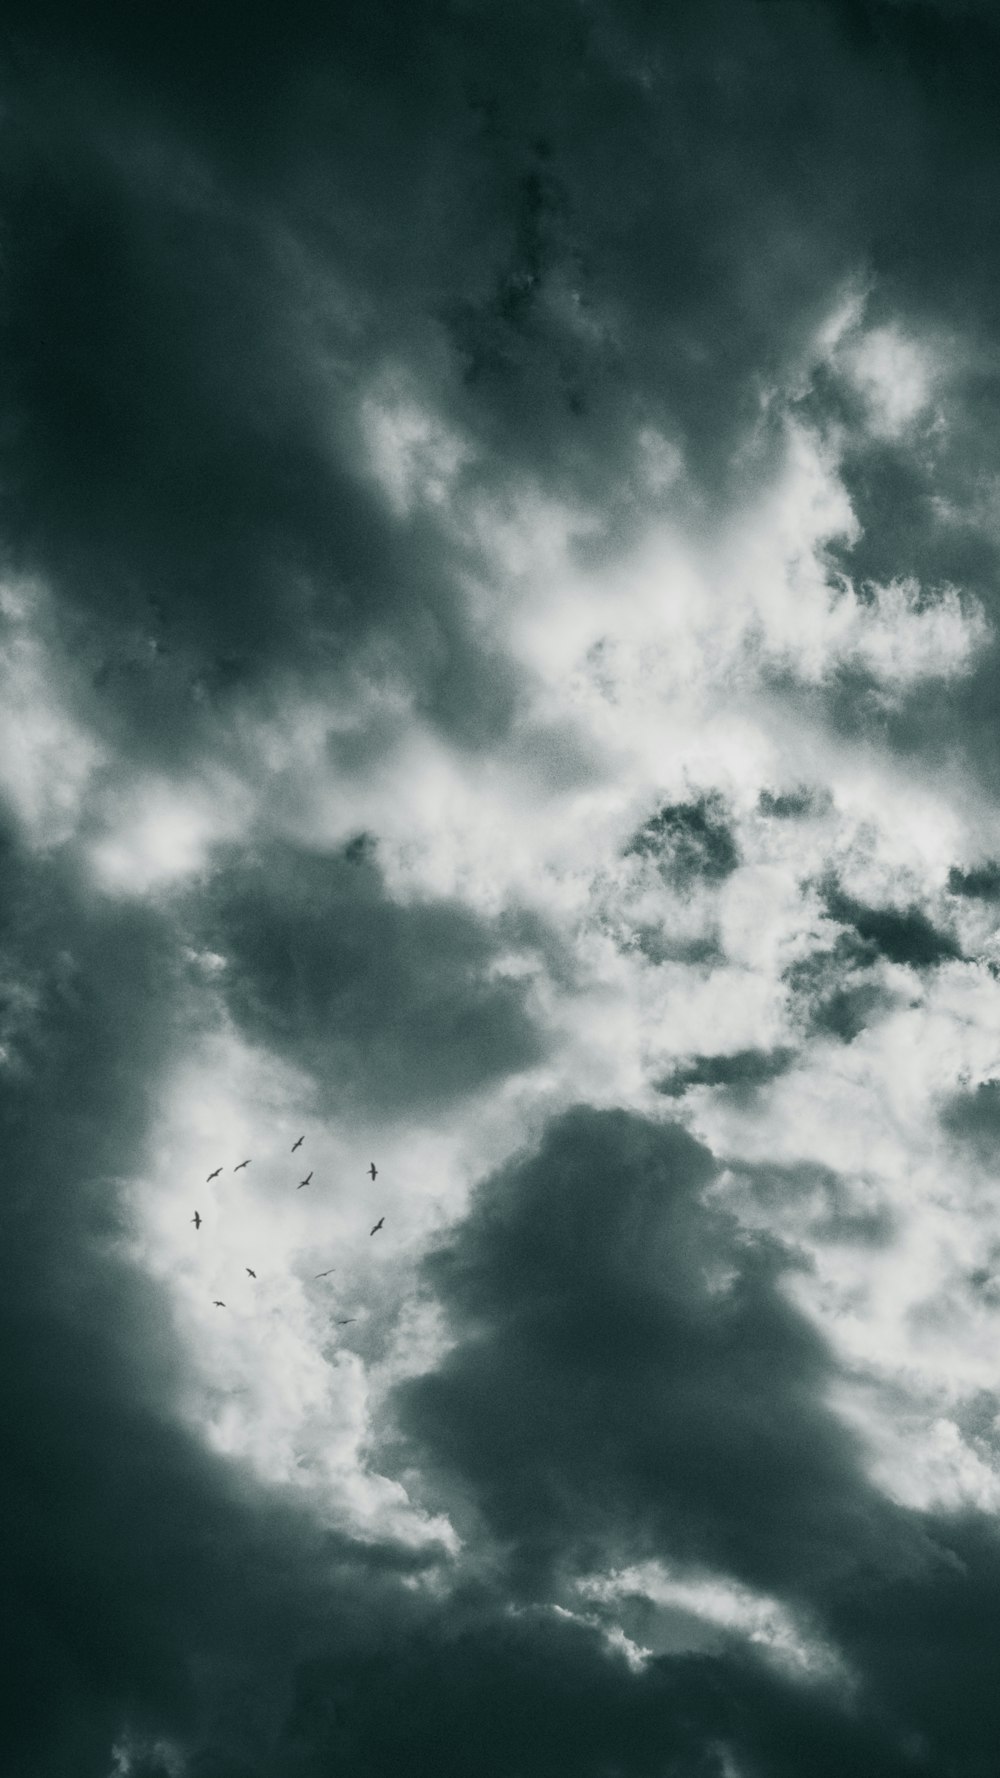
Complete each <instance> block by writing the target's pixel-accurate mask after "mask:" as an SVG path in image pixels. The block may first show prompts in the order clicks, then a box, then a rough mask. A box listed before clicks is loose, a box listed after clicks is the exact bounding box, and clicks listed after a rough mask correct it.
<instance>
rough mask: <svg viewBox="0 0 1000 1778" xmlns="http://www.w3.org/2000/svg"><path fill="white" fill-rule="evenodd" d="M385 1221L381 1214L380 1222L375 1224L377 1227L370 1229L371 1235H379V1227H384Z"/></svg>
mask: <svg viewBox="0 0 1000 1778" xmlns="http://www.w3.org/2000/svg"><path fill="white" fill-rule="evenodd" d="M384 1221H385V1217H384V1216H380V1217H379V1219H378V1222H377V1223H376V1224H375V1227H374V1228H373V1229H369V1230H368V1233H369V1234H370V1235H377V1234H378V1232H379V1229H380V1228H381V1227H382V1224H383V1223H384Z"/></svg>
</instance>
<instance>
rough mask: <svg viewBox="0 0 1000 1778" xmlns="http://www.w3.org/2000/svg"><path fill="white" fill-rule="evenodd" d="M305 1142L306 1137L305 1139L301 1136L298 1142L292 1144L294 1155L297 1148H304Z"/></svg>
mask: <svg viewBox="0 0 1000 1778" xmlns="http://www.w3.org/2000/svg"><path fill="white" fill-rule="evenodd" d="M304 1141H305V1137H304V1136H300V1137H299V1139H298V1141H297V1142H293V1143H292V1153H293V1154H294V1153H295V1150H296V1149H297V1148H301V1147H302V1144H303V1142H304Z"/></svg>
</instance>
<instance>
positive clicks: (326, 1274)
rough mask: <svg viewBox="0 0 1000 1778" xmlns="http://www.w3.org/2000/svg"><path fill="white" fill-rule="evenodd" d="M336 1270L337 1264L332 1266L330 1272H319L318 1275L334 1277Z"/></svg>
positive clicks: (319, 1276)
mask: <svg viewBox="0 0 1000 1778" xmlns="http://www.w3.org/2000/svg"><path fill="white" fill-rule="evenodd" d="M336 1270H337V1268H336V1266H331V1267H330V1270H329V1271H328V1272H317V1273H316V1276H317V1278H332V1277H333V1274H334V1272H335V1271H336Z"/></svg>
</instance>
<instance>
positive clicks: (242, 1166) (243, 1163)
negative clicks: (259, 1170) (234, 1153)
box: [233, 1161, 250, 1173]
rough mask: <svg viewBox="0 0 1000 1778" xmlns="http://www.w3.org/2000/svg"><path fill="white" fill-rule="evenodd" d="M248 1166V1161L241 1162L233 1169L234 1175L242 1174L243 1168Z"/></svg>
mask: <svg viewBox="0 0 1000 1778" xmlns="http://www.w3.org/2000/svg"><path fill="white" fill-rule="evenodd" d="M249 1165H250V1162H249V1161H241V1162H240V1164H239V1166H238V1167H234V1168H233V1172H234V1173H242V1171H243V1168H244V1167H249Z"/></svg>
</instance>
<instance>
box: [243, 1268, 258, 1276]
mask: <svg viewBox="0 0 1000 1778" xmlns="http://www.w3.org/2000/svg"><path fill="white" fill-rule="evenodd" d="M243 1270H244V1271H245V1273H246V1275H247V1277H248V1278H256V1276H257V1274H256V1272H252V1271H251V1270H250V1267H249V1266H244V1267H243Z"/></svg>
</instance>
